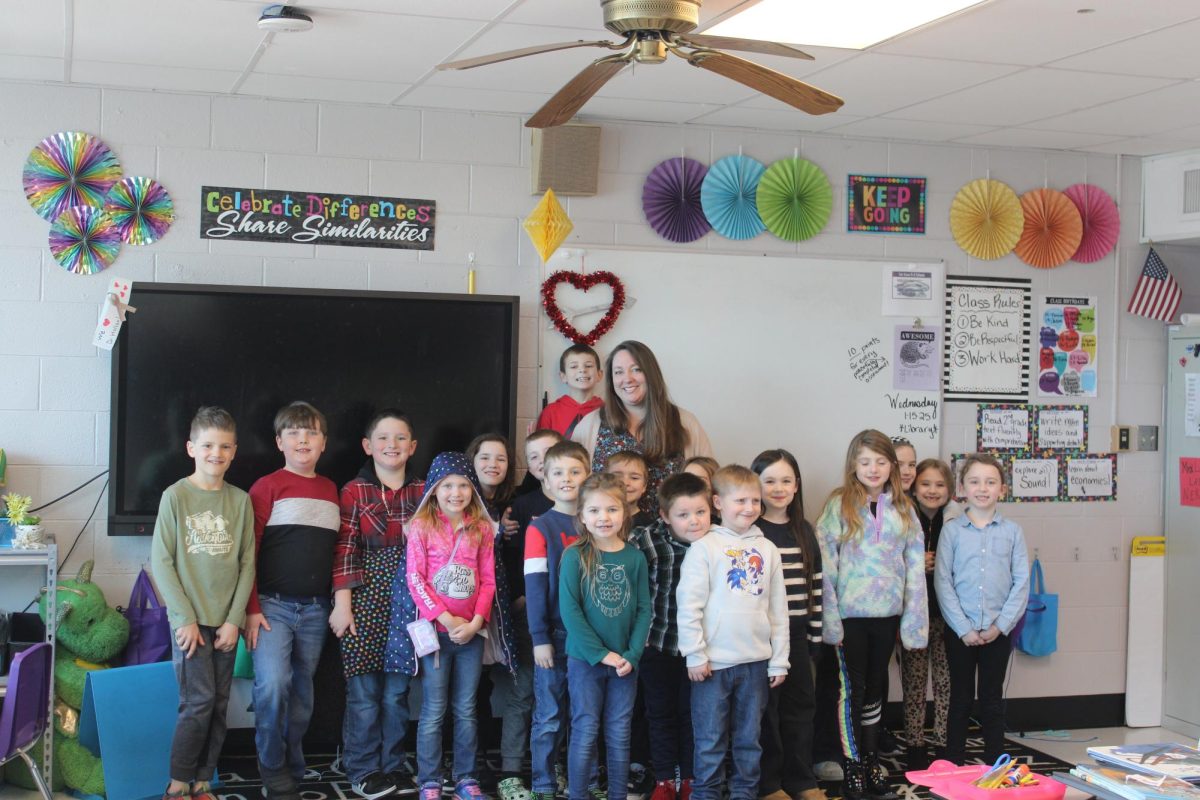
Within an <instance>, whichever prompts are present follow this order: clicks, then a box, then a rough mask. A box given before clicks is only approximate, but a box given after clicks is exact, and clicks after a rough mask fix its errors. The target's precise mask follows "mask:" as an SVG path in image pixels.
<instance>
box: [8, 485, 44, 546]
mask: <svg viewBox="0 0 1200 800" xmlns="http://www.w3.org/2000/svg"><path fill="white" fill-rule="evenodd" d="M3 500H4V510H5V513H6V515H7V517H8V524H9V526H10V527H11V528H12V542H11V544H12V546H13V547H17V548H25V549H29V548H35V547H41V546H42V543H43V536H42V518H41V517H36V516H34V515H32V514H30V513H29V507H30V506H31V505H33V498H32V497H30V496H29V495H20V494H16V493H15V492H9V493H8V494H6V495H4V497H3Z"/></svg>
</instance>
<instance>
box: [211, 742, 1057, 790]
mask: <svg viewBox="0 0 1200 800" xmlns="http://www.w3.org/2000/svg"><path fill="white" fill-rule="evenodd" d="M1005 750H1006V751H1007V752H1008V754H1009V755H1011V756H1012V757H1013V759H1014V760H1015V761H1017V762H1019V763H1025V764H1028V765H1029V769H1030V770H1031V771H1033V772H1039V773H1041V774H1043V775H1048V774H1050V773H1052V772H1054V771H1056V770H1069V769H1070V768H1071V767H1073V766H1074V764H1067V763H1066V762H1063V761H1060V760H1058V759H1056V758H1054V757H1053V756H1048V755H1046V754H1045V753H1040V752H1038V751H1037V750H1033V749H1030V748H1028V747H1026V746H1025V745H1023V744H1019V743H1017V742H1013V741H1008V742H1006V743H1005ZM982 754H983V739H982V738H981V737H976V736H972V737H970V738H969V739H968V740H967V763H970V764H981V763H983V759H982ZM492 758H495V762H494V763H496V764H498V760H499V759H498V754H497V753H489V754H486V755H485V757H484V759H483V761H484V763H485V764H491V763H493V761H492ZM410 760H411V754H410ZM880 763H881V764H882V765H883V766H884V768H885V769H887V771H888V774H889V776H891V782H892V785H893V789H894V790H895V792H896V793H897V794H899V795H900V798H901V800H932V798H931V795H930V792H929V790H928V789H927V788H925V787H923V786H913V785H910V784H909V783H907V782H906V781H905V780H904V771H905V764H904V756H903V755H899V756H883V757H881V758H880ZM308 766H309V770H310V779H308V780H306V781H305V782H304V783H303V784H302V785H301V787H300V789H301V796H302V798H303V800H356V798H357V797H358V795H356V794H355V793H354V790H353V789H351V788H350V783H349V781H347V780H346V777H345V776H344V775H342V774H341V773H340V765H339V764H338V761H337V757H336V755H334V754H315V755H311V756H310V757H309V761H308ZM410 766H411V764H410ZM219 772H220V775H221V782H222V785H221V786H220V787H219V788H218V789H217V790H216V792H215V794H216V795H217V796H218V797H219V798H221V800H260V798H261V797H262V793H261V792H262V782H261V781H260V780H259V777H258V767H257V765H256V762H255V758H254V756H253V755H231V756H227V757H224V758H222V759H221V764H220V769H219ZM489 774H490V770H489V769H485V770H482V771H481V774H480V776H479V778H480V784H481V785H482V787H483V789H484V791H486V792H488V794H489V795H490V794H492V793H493V792H494V791H495V782H494V780H492V779H490V778H489ZM821 788H822V789H824V790H825V793H826V794H827V795H828V796H829V798H830V800H835V799H836V798H839V797H840V796H841V784H840V783H822V784H821ZM416 794H417V790H416V787H414V786H408V787H404V790H403V791H401V792H400V793H398V795H397V796H401V797H415V796H416ZM443 794H444V795H445V796H451V795H452V794H453V792H452V791H451V788H450V787H447V788H446V790H445V791H444V792H443ZM641 797H642V795H640V794H636V793H631V794H630V800H640V799H641Z"/></svg>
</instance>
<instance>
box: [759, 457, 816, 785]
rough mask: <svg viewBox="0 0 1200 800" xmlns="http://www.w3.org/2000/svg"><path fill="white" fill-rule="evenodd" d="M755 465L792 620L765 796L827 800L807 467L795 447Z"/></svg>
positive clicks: (767, 742)
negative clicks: (818, 756) (819, 771)
mask: <svg viewBox="0 0 1200 800" xmlns="http://www.w3.org/2000/svg"><path fill="white" fill-rule="evenodd" d="M750 469H751V470H753V471H754V473H755V474H757V475H758V478H759V482H760V483H761V484H762V497H763V513H762V516H761V517H759V519H758V522H756V523H755V524H756V525H757V526H758V528H759V529H760V530H761V531H762V532H763V535H765V536H766V537H767V539H769V540H770V541H771V543H772V544H774V545H775V546H776V547H777V548H778V549H779V555H780V557H781V559H782V561H783V582H784V584H785V585H786V588H787V603H788V619H789V621H790V623H791V626H790V627H791V652H790V654H789V655H788V660H789V661H790V662H791V665H792V666H791V670H790V671H789V672H788V679H787V680H786V681H784V682H783V685H782V686H780V687H778V688H775V689H772V690H771V693H770V695H769V697H768V700H767V710H766V713H765V714H763V724H762V738H761V742H762V749H763V754H762V774H761V776H760V778H759V785H758V796H759V797H761V798H770V799H771V800H789V798H798V799H799V800H824V798H825V793H824V792H822V791H821V790H820V789H819V788H817V778H816V776H815V775H814V774H813V758H812V743H813V713H814V711H815V710H816V696H815V692H814V688H813V663H812V659H813V658H815V657H816V656H817V655H818V654H819V653H820V647H821V582H822V576H821V550H820V547H819V546H818V545H817V538H816V535H815V534H814V533H813V528H812V525H810V524H809V522H808V520H806V519H805V518H804V493H803V491H802V490H801V485H800V466H799V465H798V464H797V463H796V458H795V456H793V455H792V454H791V453H789V452H788V451H787V450H766V451H764V452H762V453H759V454H758V457H757V458H755V459H754V462H753V463H752V464H751V465H750Z"/></svg>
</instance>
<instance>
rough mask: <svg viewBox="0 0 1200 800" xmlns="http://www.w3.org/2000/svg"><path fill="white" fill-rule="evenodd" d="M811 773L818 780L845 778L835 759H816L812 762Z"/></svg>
mask: <svg viewBox="0 0 1200 800" xmlns="http://www.w3.org/2000/svg"><path fill="white" fill-rule="evenodd" d="M813 774H814V775H816V776H817V780H819V781H840V780H843V779H844V778H845V775H844V773H843V772H842V765H841V764H839V763H838V762H836V761H818V762H817V763H816V764H813Z"/></svg>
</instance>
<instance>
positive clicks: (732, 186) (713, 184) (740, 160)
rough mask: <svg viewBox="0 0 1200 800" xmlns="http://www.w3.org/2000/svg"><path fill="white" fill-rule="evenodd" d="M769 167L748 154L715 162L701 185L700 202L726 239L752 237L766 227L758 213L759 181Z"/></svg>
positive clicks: (715, 226) (712, 222)
mask: <svg viewBox="0 0 1200 800" xmlns="http://www.w3.org/2000/svg"><path fill="white" fill-rule="evenodd" d="M765 171H766V167H764V166H763V165H762V163H761V162H759V161H755V160H754V159H753V158H749V157H748V156H726V157H725V158H722V159H721V160H719V161H717V163H715V164H713V165H712V166H711V167H710V168H709V170H708V174H707V175H705V176H704V183H703V184H702V185H701V186H700V205H701V206H702V207H703V209H704V216H705V217H707V218H708V221H709V223H710V224H711V225H712V227H713V230H714V231H716V232H717V233H719V234H720V235H721V236H724V237H725V238H726V239H739V240H740V239H753V238H754V237H755V236H758V235H759V234H760V233H762V232H763V231H764V230H766V228H767V226H766V225H764V224H763V221H762V217H760V216H759V215H758V204H757V203H758V182H759V180H760V179H761V178H762V174H763V172H765Z"/></svg>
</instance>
